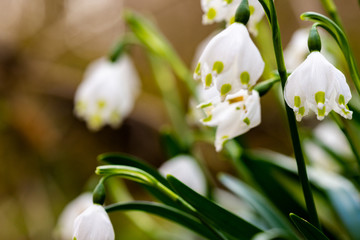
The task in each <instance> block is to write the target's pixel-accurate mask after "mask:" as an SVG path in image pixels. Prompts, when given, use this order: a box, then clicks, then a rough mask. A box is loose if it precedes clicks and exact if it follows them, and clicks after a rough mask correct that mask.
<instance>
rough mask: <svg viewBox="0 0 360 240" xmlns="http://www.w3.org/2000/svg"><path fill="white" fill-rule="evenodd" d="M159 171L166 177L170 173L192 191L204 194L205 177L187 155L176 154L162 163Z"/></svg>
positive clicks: (193, 160)
mask: <svg viewBox="0 0 360 240" xmlns="http://www.w3.org/2000/svg"><path fill="white" fill-rule="evenodd" d="M159 172H160V173H161V174H162V175H163V176H165V177H166V175H168V174H170V175H173V176H174V177H176V178H177V179H179V180H180V181H182V182H183V183H185V184H186V185H187V186H189V187H190V188H192V189H193V190H194V191H196V192H198V193H200V194H202V195H205V193H206V179H205V176H204V174H203V172H202V170H201V169H200V167H199V165H198V164H197V163H196V160H195V159H194V158H192V157H191V156H188V155H179V156H176V157H174V158H172V159H170V160H168V161H166V162H165V163H163V164H162V165H161V166H160V168H159Z"/></svg>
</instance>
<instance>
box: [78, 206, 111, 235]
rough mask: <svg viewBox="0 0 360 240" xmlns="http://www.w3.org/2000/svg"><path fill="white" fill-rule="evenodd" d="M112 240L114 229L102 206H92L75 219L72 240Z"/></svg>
mask: <svg viewBox="0 0 360 240" xmlns="http://www.w3.org/2000/svg"><path fill="white" fill-rule="evenodd" d="M114 239H115V233H114V229H113V226H112V224H111V221H110V218H109V216H108V214H107V213H106V211H105V209H104V208H103V206H101V205H98V204H93V205H92V206H90V207H89V208H88V209H86V210H85V211H84V212H83V213H81V214H80V215H79V216H78V217H77V218H76V219H75V223H74V235H73V240H114Z"/></svg>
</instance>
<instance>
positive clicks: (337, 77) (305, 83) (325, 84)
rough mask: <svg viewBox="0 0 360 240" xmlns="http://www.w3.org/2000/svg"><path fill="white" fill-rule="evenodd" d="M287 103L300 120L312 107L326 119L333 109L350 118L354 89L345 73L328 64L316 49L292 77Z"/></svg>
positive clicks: (288, 81)
mask: <svg viewBox="0 0 360 240" xmlns="http://www.w3.org/2000/svg"><path fill="white" fill-rule="evenodd" d="M284 95H285V100H286V103H287V104H288V105H289V106H290V107H291V108H292V109H293V110H294V112H295V114H296V119H297V120H298V121H301V119H302V117H303V116H305V115H307V114H308V112H309V109H311V110H312V111H314V112H315V113H316V115H317V119H319V120H323V119H324V117H325V116H326V115H328V113H329V112H330V111H331V110H334V111H335V112H337V113H338V114H340V115H341V116H343V117H344V118H347V119H351V118H352V111H350V110H349V108H348V107H347V103H348V102H349V100H350V99H351V92H350V88H349V86H348V84H347V83H346V79H345V76H344V74H342V72H340V71H339V70H338V69H336V68H335V67H334V66H333V65H332V64H331V63H329V62H328V61H327V60H326V59H325V57H324V56H323V55H322V54H321V53H320V52H319V51H313V52H311V53H310V54H309V56H308V57H307V58H306V60H305V61H304V62H303V63H302V64H301V65H300V66H298V67H297V68H296V69H295V70H294V72H293V73H292V74H291V75H290V76H289V78H288V80H287V82H286V85H285V91H284Z"/></svg>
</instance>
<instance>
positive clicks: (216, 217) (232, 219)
mask: <svg viewBox="0 0 360 240" xmlns="http://www.w3.org/2000/svg"><path fill="white" fill-rule="evenodd" d="M167 179H168V181H169V183H170V184H171V186H172V187H173V189H174V190H175V191H176V192H177V193H178V194H179V195H180V196H181V197H182V198H183V199H184V200H185V201H186V202H188V203H189V204H190V205H191V206H193V207H194V208H195V210H196V211H197V212H198V213H199V214H200V216H201V217H203V218H204V221H207V222H210V223H211V224H212V225H213V226H215V227H216V228H218V229H219V230H220V231H222V232H224V233H227V234H228V235H231V236H233V237H235V238H236V239H239V240H240V239H251V238H252V237H253V236H254V235H255V234H256V233H259V232H261V231H262V230H260V229H259V228H257V227H255V226H254V225H252V224H250V223H249V222H247V221H245V220H244V219H242V218H240V217H238V216H236V215H234V214H233V213H231V212H229V211H227V210H225V209H224V208H222V207H220V206H219V205H217V204H215V203H213V202H211V201H210V200H208V199H207V198H205V197H203V196H202V195H200V194H198V193H197V192H195V191H194V190H192V189H191V188H189V187H188V186H186V185H185V184H183V183H182V182H180V181H179V180H177V179H176V178H175V177H173V176H170V175H169V176H168V177H167Z"/></svg>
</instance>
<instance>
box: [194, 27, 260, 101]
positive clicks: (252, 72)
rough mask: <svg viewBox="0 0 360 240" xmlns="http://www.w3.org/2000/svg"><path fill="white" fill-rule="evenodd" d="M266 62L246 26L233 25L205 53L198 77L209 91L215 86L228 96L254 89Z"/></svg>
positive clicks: (198, 66)
mask: <svg viewBox="0 0 360 240" xmlns="http://www.w3.org/2000/svg"><path fill="white" fill-rule="evenodd" d="M264 65H265V64H264V61H263V60H262V58H261V55H260V52H259V50H258V49H257V47H256V46H255V44H254V43H253V41H252V40H251V38H250V36H249V33H248V31H247V29H246V27H245V25H243V24H242V23H237V22H235V23H233V24H231V25H230V26H229V27H228V28H226V29H225V30H223V31H222V32H220V33H219V34H217V35H216V36H215V37H214V38H213V39H211V41H210V42H209V44H208V45H207V46H206V48H205V50H204V52H203V53H202V55H201V57H200V59H199V62H198V64H197V67H196V69H195V73H194V78H195V79H201V81H202V83H203V86H204V87H205V88H210V87H212V86H215V87H216V89H217V90H218V92H219V94H220V96H221V98H222V100H224V99H225V97H226V95H228V94H232V93H235V92H237V91H238V90H240V89H248V88H249V87H251V86H253V85H254V84H255V83H256V81H257V80H258V79H259V78H260V76H261V75H262V72H263V70H264Z"/></svg>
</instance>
